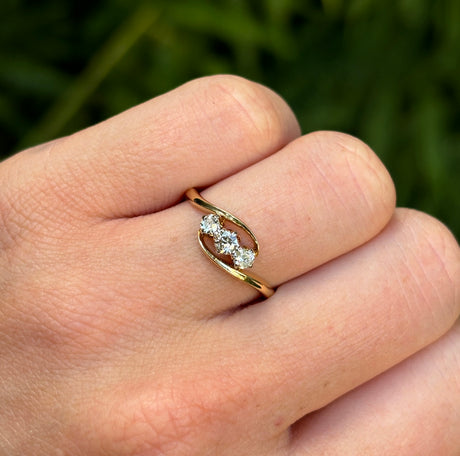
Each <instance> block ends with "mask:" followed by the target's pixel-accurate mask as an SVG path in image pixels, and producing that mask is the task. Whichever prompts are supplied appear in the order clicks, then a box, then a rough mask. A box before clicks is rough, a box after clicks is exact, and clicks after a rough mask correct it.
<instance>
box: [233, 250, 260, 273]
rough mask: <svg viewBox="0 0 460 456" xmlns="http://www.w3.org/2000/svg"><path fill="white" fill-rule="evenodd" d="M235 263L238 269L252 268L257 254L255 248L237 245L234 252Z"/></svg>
mask: <svg viewBox="0 0 460 456" xmlns="http://www.w3.org/2000/svg"><path fill="white" fill-rule="evenodd" d="M232 259H233V264H234V266H235V267H236V268H237V269H246V268H251V267H252V265H253V263H254V260H255V259H256V254H255V252H254V250H251V249H246V248H245V247H237V248H236V249H234V250H233V252H232Z"/></svg>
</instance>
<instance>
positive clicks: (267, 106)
mask: <svg viewBox="0 0 460 456" xmlns="http://www.w3.org/2000/svg"><path fill="white" fill-rule="evenodd" d="M198 83H199V84H204V94H205V97H206V99H207V100H208V101H209V103H210V104H218V105H219V113H218V116H219V117H220V121H221V122H222V123H223V124H224V125H226V126H227V127H228V125H233V126H234V131H235V132H236V133H237V134H238V137H237V138H238V139H239V142H240V143H242V145H243V146H244V145H245V144H246V142H247V141H248V140H249V141H250V142H251V144H250V145H249V146H252V147H260V144H261V138H263V141H264V143H266V144H279V143H280V142H281V138H282V136H283V122H282V119H281V117H280V116H281V114H280V112H279V111H280V110H279V109H277V107H276V106H275V94H274V93H272V92H271V91H270V90H269V89H268V88H266V87H263V86H261V85H259V84H257V83H255V82H252V81H249V80H246V79H243V78H240V77H237V76H227V75H221V76H213V77H208V78H204V79H201V80H198ZM198 92H199V93H200V95H202V93H201V91H198ZM246 147H247V145H246Z"/></svg>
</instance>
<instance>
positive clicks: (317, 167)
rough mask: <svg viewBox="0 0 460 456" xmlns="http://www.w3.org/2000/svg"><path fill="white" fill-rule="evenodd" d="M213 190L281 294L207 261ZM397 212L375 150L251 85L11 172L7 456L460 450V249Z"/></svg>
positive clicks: (426, 223) (11, 165)
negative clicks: (202, 228)
mask: <svg viewBox="0 0 460 456" xmlns="http://www.w3.org/2000/svg"><path fill="white" fill-rule="evenodd" d="M192 186H196V187H200V188H206V190H204V191H203V193H202V194H203V196H204V197H206V198H207V199H209V200H210V201H212V202H213V203H215V204H216V205H218V206H220V207H222V208H224V209H227V210H228V211H229V212H231V213H233V214H234V215H236V216H238V217H240V218H241V219H242V220H244V221H245V222H246V223H247V224H248V226H249V227H250V228H251V229H252V230H253V231H254V233H255V234H256V236H257V237H258V239H259V242H260V245H261V252H260V255H259V257H258V258H257V260H256V262H255V265H254V272H255V273H257V274H258V275H260V276H261V277H263V278H264V279H266V280H267V282H269V283H270V284H272V285H274V286H277V287H278V289H277V291H276V293H275V294H274V296H272V297H271V298H269V299H268V300H263V301H260V302H256V303H254V304H253V305H249V306H247V304H249V303H251V302H252V301H254V300H257V298H258V294H257V292H256V291H255V290H253V289H252V288H250V287H249V286H247V285H246V284H244V283H242V282H239V281H237V280H235V279H234V278H232V277H230V276H229V275H227V274H226V273H225V272H224V271H222V270H220V269H219V268H217V267H216V266H215V265H214V264H212V263H211V262H210V261H208V260H207V259H206V258H205V256H204V255H203V254H202V252H201V250H200V248H199V246H198V244H197V240H196V231H197V229H198V226H199V222H200V219H201V216H202V214H201V213H199V211H197V210H196V209H195V208H194V207H192V205H190V203H189V202H187V201H181V199H182V198H183V194H184V192H185V190H186V189H188V188H189V187H192ZM394 203H395V194H394V188H393V184H392V181H391V178H390V176H389V175H388V173H387V171H386V170H385V168H384V167H383V165H382V164H381V163H380V161H379V160H378V158H377V157H376V155H375V154H374V153H373V152H372V151H371V150H370V149H369V148H368V147H367V146H366V145H364V144H363V143H362V142H360V141H359V140H357V139H355V138H353V137H350V136H347V135H345V134H340V133H332V132H319V133H313V134H309V135H306V136H303V137H300V136H299V128H298V124H297V122H296V120H295V117H294V115H293V114H292V113H291V111H290V110H289V108H288V107H287V106H286V104H285V103H284V102H283V101H282V100H281V99H280V98H279V97H278V96H277V95H275V94H274V93H273V92H271V91H269V90H268V89H266V88H264V87H262V86H259V85H257V84H254V83H251V82H248V81H245V80H243V79H241V78H236V77H230V76H219V77H211V78H204V79H200V80H196V81H192V82H190V83H188V84H186V85H184V86H182V87H180V88H178V89H176V90H174V91H172V92H170V93H168V94H165V95H163V96H161V97H158V98H156V99H154V100H152V101H149V102H147V103H145V104H143V105H140V106H138V107H136V108H133V109H131V110H129V111H127V112H125V113H123V114H121V115H119V116H116V117H114V118H112V119H109V120H108V121H106V122H103V123H101V124H99V125H96V126H94V127H92V128H89V129H87V130H84V131H82V132H79V133H77V134H75V135H72V136H69V137H66V138H61V139H59V140H56V141H54V142H52V143H49V144H45V145H42V146H38V147H35V148H33V149H30V150H26V151H24V152H22V153H20V154H18V155H16V156H14V157H12V158H10V159H9V160H7V161H5V162H4V163H2V165H1V166H0V225H1V226H0V289H1V294H0V358H1V362H0V404H1V408H0V454H1V455H8V456H19V455H21V456H23V455H25V456H27V455H34V456H40V455H47V456H49V455H72V456H80V455H82V456H83V455H85V456H88V455H97V456H99V455H110V456H115V455H120V456H125V455H126V456H127V455H130V456H131V455H136V456H147V455H149V456H153V455H165V456H170V455H174V456H176V455H179V456H185V455H186V456H192V455H200V456H203V455H219V456H236V455H250V456H258V455H263V456H265V455H270V456H287V455H289V456H320V455H340V456H347V455H349V456H352V455H353V456H356V455H366V456H369V455H371V456H372V455H379V456H381V455H392V456H393V455H398V456H405V455H407V456H418V455H426V456H433V455H440V456H449V455H452V456H454V455H458V451H459V449H460V434H459V432H458V429H459V428H460V412H459V410H460V358H459V355H458V353H459V350H460V326H459V324H458V323H457V324H455V321H456V319H457V318H458V315H459V313H460V299H459V282H460V277H459V274H460V267H459V265H460V253H459V247H458V245H457V243H456V241H455V240H454V238H453V236H452V235H451V234H450V233H449V231H448V230H447V229H446V228H445V227H444V226H443V225H442V224H441V223H440V222H438V221H436V220H434V219H433V218H431V217H429V216H427V215H425V214H422V213H419V212H416V211H412V210H408V209H396V210H395V209H394ZM350 391H351V392H350Z"/></svg>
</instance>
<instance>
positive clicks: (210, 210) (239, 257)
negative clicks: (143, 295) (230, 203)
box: [185, 188, 275, 298]
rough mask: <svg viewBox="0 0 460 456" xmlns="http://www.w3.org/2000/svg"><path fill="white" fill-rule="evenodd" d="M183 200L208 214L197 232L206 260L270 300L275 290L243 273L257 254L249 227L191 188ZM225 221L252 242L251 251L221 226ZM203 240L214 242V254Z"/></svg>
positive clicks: (257, 278)
mask: <svg viewBox="0 0 460 456" xmlns="http://www.w3.org/2000/svg"><path fill="white" fill-rule="evenodd" d="M185 196H186V197H187V198H188V199H189V200H190V202H191V203H192V204H193V205H194V206H196V207H198V208H199V209H200V210H202V211H204V212H206V213H207V214H208V215H205V216H203V218H202V219H201V223H200V229H199V230H198V243H199V244H200V247H201V248H202V250H203V252H204V253H205V254H206V256H207V257H208V258H209V259H210V260H211V261H212V262H213V263H214V264H217V266H219V267H220V268H222V269H223V270H224V271H226V272H228V273H229V274H230V275H231V276H233V277H235V278H237V279H239V280H242V281H243V282H245V283H247V284H248V285H250V286H251V287H253V288H255V289H256V290H257V291H258V292H259V293H261V294H262V295H263V296H265V297H266V298H269V297H270V296H272V295H273V293H274V292H275V290H274V289H273V288H272V287H270V286H269V285H268V284H267V283H266V282H265V281H263V280H262V279H260V278H259V277H257V276H254V275H248V274H246V273H245V272H243V271H242V269H248V268H251V267H252V265H253V263H254V260H255V258H256V256H257V255H258V254H259V243H258V241H257V239H256V237H255V236H254V233H253V232H252V231H251V230H250V229H249V228H248V226H247V225H246V224H245V223H243V222H242V221H241V220H240V219H239V218H237V217H235V216H234V215H232V214H230V213H229V212H227V211H225V210H223V209H220V208H219V207H217V206H214V204H212V203H210V202H209V201H206V200H205V199H204V198H203V197H202V196H201V195H200V194H199V193H198V191H197V190H196V189H194V188H190V189H189V190H187V192H186V193H185ZM225 220H226V221H228V222H230V223H231V224H233V225H236V226H238V227H239V228H241V229H242V230H243V231H244V232H245V233H246V234H247V235H248V236H249V238H250V239H251V241H252V243H253V247H252V248H248V247H244V246H242V245H240V244H241V241H240V236H239V235H238V234H237V233H236V232H234V231H232V230H230V229H228V228H227V227H226V226H224V221H225ZM206 238H208V239H210V238H212V239H213V241H214V248H215V251H216V253H214V252H212V251H211V250H210V249H209V247H208V245H207V244H208V243H209V242H206ZM218 255H220V256H221V258H220V257H219V256H218ZM224 257H225V258H228V257H230V258H231V262H232V264H230V261H228V262H227V261H225V260H224V259H223V258H224Z"/></svg>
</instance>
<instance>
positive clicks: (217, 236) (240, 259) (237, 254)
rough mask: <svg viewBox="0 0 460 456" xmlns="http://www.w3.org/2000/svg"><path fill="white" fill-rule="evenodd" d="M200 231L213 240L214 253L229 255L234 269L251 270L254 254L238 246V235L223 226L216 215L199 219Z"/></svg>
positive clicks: (252, 251)
mask: <svg viewBox="0 0 460 456" xmlns="http://www.w3.org/2000/svg"><path fill="white" fill-rule="evenodd" d="M200 231H201V233H203V234H206V235H208V236H210V237H212V238H213V239H214V245H215V247H216V251H217V252H218V253H220V254H222V255H230V256H231V258H232V260H233V265H234V267H235V268H236V269H248V268H251V267H252V265H253V263H254V260H255V258H256V252H254V250H252V249H248V248H246V247H243V246H241V245H240V240H239V237H238V234H237V233H235V232H234V231H231V230H228V229H227V228H225V227H224V226H223V220H222V218H221V217H219V216H218V215H216V214H208V215H205V216H204V217H203V218H202V219H201V223H200Z"/></svg>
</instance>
